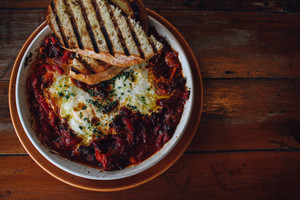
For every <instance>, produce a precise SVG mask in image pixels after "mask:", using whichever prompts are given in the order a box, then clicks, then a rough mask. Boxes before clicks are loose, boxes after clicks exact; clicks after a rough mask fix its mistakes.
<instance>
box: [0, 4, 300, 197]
mask: <svg viewBox="0 0 300 200" xmlns="http://www.w3.org/2000/svg"><path fill="white" fill-rule="evenodd" d="M144 2H145V4H146V6H147V7H148V8H150V9H152V10H154V11H156V12H157V13H159V14H160V15H162V16H163V17H165V18H166V19H167V20H169V21H170V22H171V23H172V24H173V25H174V26H175V27H176V28H177V29H178V30H179V31H180V32H181V33H182V34H183V36H184V37H185V38H186V39H187V41H188V43H189V44H190V46H191V47H192V49H193V51H194V53H195V55H196V57H197V60H198V62H199V65H200V70H201V72H202V76H203V85H204V108H203V114H202V119H201V123H200V126H199V128H198V130H197V133H196V136H195V138H194V139H193V141H192V143H191V145H190V146H189V148H188V150H187V151H186V152H185V153H184V155H183V156H182V157H181V158H180V159H179V160H178V161H177V162H176V163H175V165H173V166H172V167H171V168H170V169H169V170H167V171H166V172H165V173H164V174H162V175H160V176H159V177H157V178H155V179H154V180H152V181H150V182H148V183H146V184H144V185H141V186H139V187H136V188H133V189H129V190H124V191H119V192H108V193H100V192H91V191H85V190H81V189H77V188H74V187H72V186H69V185H67V184H64V183H62V182H60V181H58V180H56V179H55V178H53V177H52V176H50V175H49V174H47V173H46V172H44V171H43V170H42V169H41V168H40V167H38V166H37V164H35V163H34V161H33V160H32V159H31V158H30V157H29V156H28V155H27V153H26V151H25V150H24V149H23V147H22V146H21V144H20V142H19V141H18V139H17V137H16V134H15V131H14V129H13V126H12V123H11V120H10V115H9V108H8V85H9V79H10V73H11V69H12V66H13V63H14V60H15V58H16V56H17V54H18V52H19V50H20V48H21V47H22V45H23V44H24V42H25V41H26V39H27V38H28V36H29V35H30V34H31V33H32V32H33V30H34V29H35V28H36V27H37V26H38V25H40V24H41V23H42V22H43V21H44V20H45V10H46V9H45V8H46V7H47V4H48V1H47V0H23V1H22V0H18V1H15V0H2V1H1V2H0V110H1V115H0V138H1V139H0V183H1V184H0V198H1V199H74V198H75V199H79V198H80V199H92V198H97V199H144V200H146V199H299V198H300V114H299V112H300V79H299V78H300V2H299V1H288V0H283V1H278V0H275V1H262V0H256V1H253V2H251V1H243V2H238V1H229V0H211V1H210V0H183V1H179V0H170V1H164V0H144Z"/></svg>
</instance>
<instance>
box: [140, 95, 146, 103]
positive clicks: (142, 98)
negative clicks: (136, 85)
mask: <svg viewBox="0 0 300 200" xmlns="http://www.w3.org/2000/svg"><path fill="white" fill-rule="evenodd" d="M141 100H142V102H143V104H145V105H147V103H146V99H145V97H144V96H141Z"/></svg>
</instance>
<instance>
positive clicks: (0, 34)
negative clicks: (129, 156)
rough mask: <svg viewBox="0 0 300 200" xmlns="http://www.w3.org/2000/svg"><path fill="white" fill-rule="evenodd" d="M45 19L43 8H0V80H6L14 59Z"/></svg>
mask: <svg viewBox="0 0 300 200" xmlns="http://www.w3.org/2000/svg"><path fill="white" fill-rule="evenodd" d="M43 21H45V11H44V10H38V11H35V10H32V11H20V10H1V14H0V30H1V31H0V80H8V79H9V77H10V73H11V69H12V67H13V64H14V61H15V59H16V57H17V55H18V53H19V51H20V49H21V47H22V46H23V44H24V43H25V41H26V40H27V38H28V37H29V36H30V34H31V33H32V32H33V31H34V30H35V29H36V28H37V27H38V26H39V25H40V24H41V23H42V22H43Z"/></svg>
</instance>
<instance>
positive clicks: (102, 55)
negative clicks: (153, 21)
mask: <svg viewBox="0 0 300 200" xmlns="http://www.w3.org/2000/svg"><path fill="white" fill-rule="evenodd" d="M119 1H125V2H128V1H127V0H119ZM76 2H77V3H76ZM76 2H74V1H71V0H52V2H51V3H50V5H49V7H48V14H47V17H46V19H47V22H48V24H49V26H50V27H51V29H52V31H53V33H54V35H55V36H56V37H57V38H58V40H59V42H60V43H61V45H62V46H63V48H65V49H67V50H69V51H73V52H76V53H79V54H82V55H85V56H90V57H92V58H95V59H99V60H102V61H105V62H107V63H109V64H111V65H114V66H119V67H128V66H131V65H137V64H140V63H142V62H145V61H147V60H149V59H150V58H151V57H153V56H154V55H155V54H156V53H157V52H158V51H159V50H160V49H161V48H162V44H160V43H159V42H157V41H153V39H150V38H149V37H148V36H147V34H146V33H145V31H143V29H142V27H141V26H140V24H139V23H138V22H136V21H134V20H133V19H131V18H127V17H126V16H124V15H122V13H121V12H120V10H119V9H118V8H116V7H115V6H113V5H111V4H109V3H108V2H107V0H93V1H90V0H86V1H76ZM136 3H137V6H138V7H140V12H139V13H140V15H141V16H142V15H143V16H144V17H147V15H146V14H145V12H146V10H145V8H144V5H143V3H142V2H141V0H136ZM92 4H93V5H92ZM95 4H97V5H95ZM87 5H89V7H90V8H92V7H95V14H94V12H92V14H91V12H87V11H86V10H85V9H86V8H88V7H87ZM96 7H97V8H96ZM96 14H97V16H96ZM91 15H93V16H91ZM99 15H101V16H99ZM99 17H100V18H102V19H98V18H99ZM91 20H92V21H91ZM143 20H144V19H143ZM92 23H93V24H95V25H93V26H92ZM100 26H102V27H101V31H100ZM103 26H104V27H103ZM95 27H96V29H97V31H98V33H99V31H100V32H102V33H101V34H100V36H99V34H97V35H96V34H95V33H96V31H95ZM102 29H104V30H102ZM103 31H104V32H103ZM127 33H129V34H130V35H128V34H127ZM91 34H92V35H91ZM122 35H123V37H122ZM125 35H126V37H124V36H125ZM96 36H97V37H96ZM109 40H110V41H109ZM97 46H98V47H97ZM95 47H97V48H99V49H98V50H97V48H95Z"/></svg>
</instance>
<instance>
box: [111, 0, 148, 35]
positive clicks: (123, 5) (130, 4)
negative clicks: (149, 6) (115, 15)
mask: <svg viewBox="0 0 300 200" xmlns="http://www.w3.org/2000/svg"><path fill="white" fill-rule="evenodd" d="M109 3H110V4H113V5H115V6H116V7H118V8H120V9H121V10H122V12H124V13H125V15H126V16H129V17H131V18H132V19H135V20H136V21H138V22H140V24H141V26H142V27H143V30H144V31H145V33H148V16H147V11H146V8H145V5H144V3H143V1H142V0H109Z"/></svg>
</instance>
